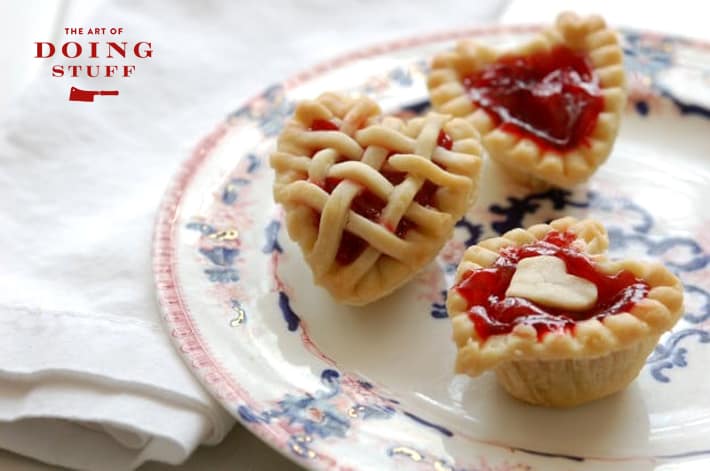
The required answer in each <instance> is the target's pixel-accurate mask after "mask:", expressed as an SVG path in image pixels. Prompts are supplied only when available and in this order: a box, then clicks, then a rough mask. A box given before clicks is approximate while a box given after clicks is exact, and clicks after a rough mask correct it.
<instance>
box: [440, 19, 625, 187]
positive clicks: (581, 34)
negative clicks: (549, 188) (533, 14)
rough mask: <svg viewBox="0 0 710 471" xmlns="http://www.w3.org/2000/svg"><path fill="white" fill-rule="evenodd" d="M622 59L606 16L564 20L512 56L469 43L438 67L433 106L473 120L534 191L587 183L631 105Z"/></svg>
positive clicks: (493, 152)
mask: <svg viewBox="0 0 710 471" xmlns="http://www.w3.org/2000/svg"><path fill="white" fill-rule="evenodd" d="M622 58H623V52H622V50H621V47H620V45H619V41H618V38H617V35H616V34H615V33H614V32H613V31H611V30H610V29H608V28H607V27H606V25H605V23H604V20H602V19H601V18H600V17H598V16H590V17H587V18H581V17H578V16H577V15H575V14H573V13H563V14H561V15H559V16H558V18H557V21H556V23H555V25H554V26H553V27H552V28H549V29H546V30H545V31H543V32H542V33H540V34H539V35H537V36H536V37H535V38H534V39H533V40H532V41H530V42H529V43H527V44H524V45H522V46H519V47H517V48H515V49H512V50H507V51H497V50H494V49H491V48H489V47H487V46H484V45H481V44H478V43H475V42H473V41H470V40H464V41H461V42H460V43H459V44H458V45H457V46H456V49H455V50H454V51H450V52H445V53H442V54H439V55H437V56H436V57H434V59H433V61H432V71H431V74H430V75H429V81H428V85H429V91H430V95H431V102H432V105H433V106H434V109H436V110H437V111H439V112H442V113H450V114H453V115H454V116H461V117H466V118H467V119H468V120H470V121H471V122H472V123H473V124H474V125H475V126H476V128H477V129H478V130H479V131H480V132H481V135H482V139H483V144H484V146H485V148H486V150H487V151H488V153H489V154H490V156H491V158H493V159H494V160H496V161H497V162H499V163H500V164H502V165H503V166H504V167H505V168H506V169H507V170H508V171H509V173H510V174H511V175H513V176H514V177H517V178H518V179H522V180H524V181H526V182H529V183H533V184H537V185H543V184H544V185H547V184H552V185H556V186H563V187H565V186H572V185H575V184H577V183H580V182H583V181H585V180H587V179H588V178H589V177H590V176H591V175H592V174H593V173H594V171H595V170H596V169H597V167H598V166H599V165H601V164H602V163H603V162H604V161H605V160H606V158H607V157H608V155H609V153H610V152H611V149H612V147H613V144H614V140H615V138H616V134H617V130H618V127H619V122H620V120H621V112H622V109H623V106H624V104H625V102H626V93H625V90H624V86H625V85H624V84H625V76H624V69H623V65H622Z"/></svg>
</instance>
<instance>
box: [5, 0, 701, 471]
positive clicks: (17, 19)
mask: <svg viewBox="0 0 710 471" xmlns="http://www.w3.org/2000/svg"><path fill="white" fill-rule="evenodd" d="M340 3H343V2H340ZM344 3H345V4H346V6H347V7H350V8H353V7H357V8H362V9H373V10H376V12H377V14H382V13H383V12H386V14H389V15H391V16H392V31H391V32H380V31H378V32H376V33H375V34H372V37H371V38H367V37H365V36H363V35H362V34H360V35H356V34H352V35H348V34H344V35H343V37H342V39H341V40H339V35H338V34H335V35H334V37H333V41H332V42H331V43H329V44H314V45H313V47H314V48H315V51H314V53H313V54H310V55H309V56H310V58H309V59H308V60H309V62H308V63H302V64H298V65H297V64H294V62H293V61H288V60H284V62H285V63H286V64H285V65H283V66H276V65H275V66H273V67H271V68H272V69H273V70H274V71H278V72H275V76H274V77H273V78H272V79H271V80H270V82H274V81H278V80H282V79H284V78H285V76H281V74H284V73H286V74H290V73H293V72H295V71H297V70H299V69H303V68H305V67H307V66H308V65H310V64H311V63H312V62H313V58H315V59H316V60H323V59H326V58H328V57H332V56H333V55H337V54H339V53H341V52H345V51H347V50H348V49H353V48H354V47H357V46H358V45H363V46H364V45H367V44H371V43H372V42H374V41H376V40H380V39H382V38H394V37H397V36H399V35H405V36H411V35H412V31H413V30H412V26H413V25H401V24H398V22H397V11H396V8H392V9H391V10H388V9H387V2H384V0H382V1H380V2H377V5H375V4H373V3H372V2H366V1H361V2H355V1H353V2H344ZM454 3H458V2H449V1H443V0H442V1H439V2H436V3H435V4H434V5H435V6H433V7H431V8H432V10H431V11H424V7H423V6H422V5H423V3H422V4H421V5H420V6H419V7H418V8H422V10H423V11H422V21H421V25H420V26H421V28H425V26H424V25H425V24H426V23H427V22H426V21H425V18H426V17H427V16H429V17H431V20H430V21H429V24H431V27H428V28H426V29H420V30H421V31H424V32H429V31H434V30H441V29H446V28H447V27H459V26H462V25H472V24H477V23H480V22H482V21H485V19H484V18H468V19H467V20H466V21H465V22H464V21H462V22H459V23H457V24H446V23H445V22H442V21H439V20H437V19H436V12H437V10H439V9H444V8H453V7H454V6H453V4H454ZM245 4H246V2H245ZM383 4H384V6H383ZM459 4H460V3H459ZM561 5H562V7H561ZM311 6H313V5H311ZM398 6H401V3H399V2H398ZM92 7H93V3H92V2H88V1H87V0H60V1H52V0H25V1H19V0H18V1H10V0H5V1H3V2H1V3H0V64H3V69H4V70H3V73H0V119H1V118H2V116H3V113H4V112H5V111H6V110H7V109H8V107H11V106H12V105H11V103H12V101H13V100H15V99H18V97H19V96H21V93H22V92H23V91H24V92H31V88H27V84H28V83H30V82H31V80H32V78H33V76H34V75H35V74H36V72H37V66H38V64H37V62H36V61H33V59H32V56H33V52H32V47H33V45H32V42H33V41H40V40H44V39H46V40H49V39H51V38H53V37H56V34H57V31H58V29H59V28H61V27H63V26H64V25H68V24H78V23H80V22H81V20H82V18H83V17H84V16H85V15H86V14H88V13H89V12H90V9H91V8H92ZM563 8H564V9H574V10H577V11H579V12H580V13H588V12H597V13H602V14H604V16H605V17H606V18H607V20H608V21H609V22H610V23H612V24H615V25H625V26H632V27H637V28H642V29H652V30H659V31H663V32H669V33H676V34H683V35H686V36H694V37H698V38H703V39H710V31H709V30H708V28H707V21H708V20H707V18H708V17H709V15H708V14H709V13H710V5H708V3H706V2H700V1H689V0H685V1H679V0H675V1H674V2H667V1H663V2H662V1H647V2H643V7H642V6H641V4H640V3H638V2H620V1H618V0H616V1H614V0H596V1H594V2H584V1H566V2H561V1H559V0H557V1H556V0H537V1H534V2H530V1H528V2H524V1H513V2H510V3H509V2H505V1H501V2H500V5H499V8H494V9H493V10H491V11H488V16H489V18H495V17H497V18H498V19H499V21H500V22H503V23H521V22H523V23H535V22H549V21H551V19H552V18H554V16H555V15H556V14H557V12H559V11H560V10H561V9H563ZM246 10H248V9H247V8H245V11H246ZM326 18H327V19H326ZM281 21H282V22H283V24H284V28H285V29H286V30H288V29H289V18H288V17H284V18H282V19H281ZM324 21H333V22H334V24H336V25H340V26H341V27H342V28H347V24H348V22H347V16H344V17H342V18H328V17H327V16H324V17H322V18H316V19H315V20H314V22H315V23H316V24H315V25H314V27H317V25H318V22H324ZM333 29H334V30H336V28H333ZM346 33H347V32H346ZM235 39H239V32H238V31H237V32H235ZM156 42H157V41H156ZM257 44H258V43H257ZM257 44H254V45H253V47H258V45H257ZM279 59H280V58H279V57H269V60H272V61H279ZM263 85H266V84H263ZM256 87H258V84H254V83H249V81H248V80H247V81H246V83H245V84H243V86H242V87H240V88H239V87H238V88H239V94H240V95H241V97H242V98H243V99H245V98H247V97H248V96H250V95H252V94H254V93H256V92H258V91H259V89H258V88H256ZM234 104H237V103H234ZM219 111H223V112H224V114H226V113H227V112H229V111H231V110H230V109H224V110H219ZM211 124H212V123H208V124H207V127H208V128H209V127H210V126H211ZM185 157H187V156H185ZM78 452H80V450H79V451H78ZM0 469H13V470H46V469H56V468H51V467H48V466H45V465H42V464H39V463H36V462H34V461H31V460H28V459H25V458H20V457H17V456H15V455H12V454H9V453H6V452H2V451H0ZM142 469H145V470H168V469H183V470H198V469H210V470H216V471H219V470H227V469H230V470H233V469H252V470H270V469H279V470H289V469H299V468H298V467H297V466H296V465H293V464H291V462H290V461H288V460H286V459H285V458H282V457H281V456H280V455H278V454H277V453H275V452H273V451H271V450H270V449H269V448H268V447H267V446H266V445H264V444H262V443H261V442H260V441H259V440H258V439H256V438H254V437H252V436H251V435H250V434H249V433H248V432H246V431H245V430H244V429H243V428H242V427H241V426H237V427H235V429H234V430H233V431H232V433H231V434H230V435H228V436H227V438H226V439H225V441H224V442H223V443H222V444H221V445H219V446H217V447H214V448H202V449H200V450H199V451H198V452H197V453H196V454H195V455H194V456H193V457H192V458H191V459H190V460H189V461H188V462H187V463H186V464H184V465H182V466H180V467H177V468H176V467H171V466H164V465H157V464H149V465H146V466H144V467H143V468H142Z"/></svg>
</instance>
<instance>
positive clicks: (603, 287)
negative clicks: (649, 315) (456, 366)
mask: <svg viewBox="0 0 710 471" xmlns="http://www.w3.org/2000/svg"><path fill="white" fill-rule="evenodd" d="M575 239H576V236H575V235H574V234H572V233H569V232H556V231H552V232H550V233H548V234H547V236H546V237H545V238H544V239H542V240H541V241H538V242H535V243H532V244H528V245H523V246H520V247H511V248H507V249H503V250H502V251H501V253H500V256H499V257H498V259H497V260H496V262H495V263H494V264H493V266H491V267H490V268H482V269H479V270H473V271H469V272H468V273H466V274H464V276H463V278H462V279H461V281H460V282H459V283H458V285H456V290H457V291H458V292H459V294H460V295H461V296H462V297H463V298H464V299H466V301H468V317H469V319H471V321H472V322H473V324H474V326H475V329H476V333H477V334H478V336H479V337H480V338H481V339H483V340H485V339H487V338H488V337H490V336H492V335H501V334H507V333H510V332H511V331H512V330H513V328H514V327H515V326H516V325H518V324H526V325H530V326H532V327H533V328H535V330H536V331H537V337H538V340H542V338H543V337H544V336H545V334H546V333H548V332H554V331H569V332H571V331H573V330H574V326H575V324H576V322H577V321H582V320H586V319H593V318H594V319H599V320H601V319H603V318H605V317H607V316H612V315H614V314H619V313H621V312H628V311H629V310H630V309H631V308H633V306H634V305H635V304H636V303H637V302H639V301H640V300H642V299H643V298H645V297H646V295H647V294H648V291H649V286H648V284H647V283H646V282H645V281H643V280H640V279H638V278H636V277H635V276H634V275H633V274H632V273H631V272H629V271H626V270H623V271H621V272H619V273H616V274H614V275H607V274H604V273H601V272H600V271H598V270H597V269H596V267H595V266H594V262H593V261H592V260H591V259H590V258H589V257H588V256H587V255H585V254H584V253H582V252H580V251H579V250H577V249H576V248H575V247H573V246H572V245H571V244H572V242H574V240H575ZM539 255H551V256H554V257H558V258H560V259H562V260H563V261H564V262H565V265H566V267H567V273H569V274H571V275H574V276H578V277H581V278H584V279H586V280H589V281H591V282H592V283H594V284H595V285H596V287H597V302H596V304H595V305H594V306H593V307H592V308H590V309H588V310H586V311H582V312H579V311H577V312H568V311H565V310H562V309H554V308H550V307H546V306H540V305H538V304H536V303H534V302H532V301H529V300H527V299H525V298H519V297H506V296H505V292H506V291H507V289H508V286H509V285H510V280H511V279H512V278H513V274H514V273H515V268H516V266H517V264H518V262H520V260H522V259H524V258H528V257H536V256H539Z"/></svg>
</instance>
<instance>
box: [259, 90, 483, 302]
mask: <svg viewBox="0 0 710 471" xmlns="http://www.w3.org/2000/svg"><path fill="white" fill-rule="evenodd" d="M480 155H481V145H480V142H479V135H478V132H477V131H476V129H475V128H474V127H473V125H471V123H469V122H467V121H466V120H464V119H461V118H453V119H452V118H451V117H450V116H445V115H441V114H436V113H430V114H428V115H426V116H425V117H418V118H414V119H411V120H409V121H402V120H400V119H398V118H395V117H385V116H382V114H381V112H380V109H379V107H378V106H377V104H375V103H374V102H373V101H371V100H369V99H367V98H357V99H351V98H347V97H344V96H341V95H336V94H332V93H327V94H324V95H322V96H320V97H319V98H318V99H317V100H315V101H304V102H302V103H300V104H299V105H298V106H297V107H296V110H295V114H294V117H293V119H292V120H290V121H289V122H288V123H287V124H286V126H285V128H284V130H283V132H282V133H281V135H280V136H279V140H278V147H277V150H276V152H274V154H273V155H272V156H271V166H272V167H273V168H274V169H275V170H276V179H275V182H274V198H275V199H276V201H277V202H279V203H281V204H282V205H283V207H284V208H285V210H286V224H287V228H288V233H289V235H290V236H291V238H292V239H293V240H295V241H296V242H298V244H299V245H300V247H301V250H302V251H303V253H304V255H305V258H306V261H307V262H308V264H309V265H310V267H311V270H312V271H313V276H314V280H315V282H316V283H317V284H320V285H322V286H324V287H325V288H327V289H328V290H329V291H330V293H331V294H332V295H333V297H334V298H336V299H337V300H339V301H341V302H343V303H346V304H353V305H361V304H366V303H369V302H371V301H374V300H376V299H378V298H381V297H382V296H385V295H386V294H388V293H390V292H392V291H393V290H394V289H396V288H397V287H399V286H400V285H402V284H404V283H405V282H406V281H407V280H409V279H410V278H411V277H412V276H413V275H414V274H415V273H416V272H417V271H418V270H419V269H420V268H422V267H423V266H424V265H425V264H426V263H428V262H429V261H430V260H431V259H432V258H434V256H435V255H436V254H437V252H438V251H439V250H440V249H441V247H442V245H443V244H444V243H445V242H446V240H447V239H448V238H449V237H450V236H451V233H452V231H453V228H454V224H455V223H456V221H458V220H459V219H460V218H461V216H463V214H464V213H465V212H466V210H467V209H468V207H469V206H470V205H471V203H472V202H473V200H474V197H475V194H476V189H477V187H478V178H479V173H480V169H481V157H480Z"/></svg>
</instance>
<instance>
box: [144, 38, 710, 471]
mask: <svg viewBox="0 0 710 471" xmlns="http://www.w3.org/2000/svg"><path fill="white" fill-rule="evenodd" d="M533 31H535V28H532V27H496V28H487V29H477V30H468V31H458V32H451V33H445V34H439V35H436V36H429V37H419V38H416V39H413V40H405V41H399V42H395V43H390V44H384V45H380V46H376V47H373V48H369V49H366V50H362V51H356V52H354V53H351V54H349V55H347V56H343V57H341V58H338V59H336V60H334V61H331V62H328V63H326V64H322V65H320V66H318V67H315V68H313V69H311V70H309V71H307V72H305V73H303V74H301V75H299V76H297V77H294V78H293V79H291V80H289V81H287V82H285V83H283V84H279V85H276V86H273V87H270V88H268V89H267V90H265V91H264V92H263V94H261V95H260V96H258V97H256V98H255V99H253V100H252V101H250V102H249V103H247V104H246V105H245V106H244V107H242V108H240V109H238V110H236V111H235V112H234V113H233V114H232V115H230V116H229V117H228V118H227V120H226V121H225V122H224V123H222V124H220V125H219V126H218V127H217V129H216V130H215V131H214V132H213V133H212V134H211V135H209V136H207V137H206V138H205V139H204V140H203V141H202V142H201V143H200V144H199V146H198V147H197V149H196V150H195V152H194V154H193V155H192V157H191V158H190V159H189V160H188V161H187V162H186V163H185V165H184V167H183V169H182V171H181V172H180V173H179V175H177V176H176V178H175V180H174V184H173V186H172V188H171V189H170V190H169V192H168V193H167V195H166V197H165V199H164V201H163V204H162V207H161V213H160V217H159V220H158V223H157V228H156V236H155V246H154V254H155V257H154V265H155V277H156V283H157V290H158V296H159V298H160V302H161V305H162V308H163V311H164V317H165V322H166V324H167V327H168V329H169V331H170V334H171V335H172V337H173V339H174V343H175V345H176V347H177V348H178V349H179V350H180V352H181V353H182V354H183V356H184V358H185V360H186V362H187V363H188V364H189V365H190V366H191V367H192V368H193V370H194V372H195V374H196V375H197V376H198V377H199V378H200V379H201V380H202V382H203V383H204V384H205V386H206V387H207V389H208V390H209V391H211V392H212V393H213V394H214V395H215V396H216V397H217V398H219V400H220V401H222V403H223V404H224V406H225V407H226V408H227V409H228V410H229V411H230V412H231V413H233V414H234V415H235V416H236V417H237V418H238V419H239V420H240V421H241V422H242V423H243V424H244V425H245V426H246V427H248V428H249V429H250V430H251V431H252V432H253V433H255V434H257V435H258V436H259V437H261V438H262V439H263V440H265V441H266V442H267V443H269V444H270V445H272V446H273V447H274V448H276V449H277V450H279V451H280V452H282V453H284V454H285V455H286V456H289V457H291V458H292V459H294V460H296V461H298V462H299V463H300V464H302V465H303V466H305V467H307V468H312V469H342V470H344V469H357V470H365V469H377V470H384V469H417V470H420V469H421V470H427V469H431V470H438V471H442V470H486V471H506V470H530V469H535V470H545V471H549V470H553V471H554V470H584V471H591V470H607V469H624V470H652V469H655V470H661V469H664V470H670V469H674V470H689V469H710V381H707V380H706V376H705V373H706V370H705V368H706V367H707V366H706V365H707V364H708V363H709V362H710V213H709V212H708V210H707V205H708V204H710V156H709V155H708V154H709V153H710V137H709V136H710V120H709V118H710V111H709V110H710V45H708V44H704V43H697V42H692V41H688V40H683V39H678V38H673V37H666V36H663V35H658V34H650V33H637V32H625V33H624V34H623V40H624V48H625V52H626V58H625V64H626V68H627V70H628V74H629V86H630V98H629V103H628V107H627V113H626V115H625V117H624V121H623V125H622V129H621V133H620V135H619V138H618V140H617V143H616V147H615V149H614V152H613V154H612V156H611V158H610V159H609V161H608V163H607V164H606V165H605V166H604V167H603V168H602V169H601V170H600V171H599V172H598V173H597V174H596V175H595V176H594V177H593V178H592V180H591V181H590V182H589V183H588V184H587V185H584V186H581V187H579V188H577V189H576V190H575V191H573V192H568V191H563V190H550V191H544V192H531V191H530V190H529V189H526V188H524V187H521V186H518V185H516V184H514V183H513V182H511V181H510V180H508V179H507V178H506V176H505V175H502V174H500V173H498V171H497V170H496V168H494V167H493V166H491V165H487V166H486V168H485V171H484V176H483V180H482V188H481V195H480V197H479V200H478V202H477V204H476V205H475V207H474V208H473V209H472V210H471V211H470V213H469V214H468V215H467V216H466V218H465V219H464V220H462V221H461V222H460V223H459V224H458V225H457V229H456V233H455V237H454V239H453V240H451V241H450V242H449V243H448V244H447V245H446V247H445V248H444V249H443V250H442V252H441V253H440V255H439V257H438V258H437V260H436V262H435V263H432V264H431V265H429V266H428V267H427V268H426V269H424V270H423V271H422V272H421V273H420V274H419V275H418V276H417V277H416V279H414V280H413V281H412V282H410V283H409V284H408V285H406V286H405V287H403V288H402V289H400V290H399V291H397V292H396V293H395V294H394V295H392V296H390V297H388V298H386V299H384V300H382V301H379V302H377V303H374V304H372V305H369V306H367V307H364V308H352V307H345V306H341V305H338V304H337V303H335V302H334V301H333V300H332V299H331V298H330V297H329V296H328V294H327V293H326V292H325V291H324V290H322V289H320V288H318V287H316V286H314V285H313V283H312V278H311V274H310V272H309V270H308V268H307V266H306V264H305V262H304V260H303V258H302V256H301V253H300V251H299V250H298V248H297V246H296V245H295V244H294V243H293V242H292V241H291V240H289V238H288V236H287V234H286V233H285V232H284V230H283V228H282V227H281V218H282V214H281V211H280V209H279V207H278V206H277V205H275V203H274V202H273V200H272V197H271V182H272V178H273V174H272V171H271V170H270V169H269V168H268V163H267V161H268V155H269V153H270V151H272V150H273V148H274V141H275V137H276V135H277V134H278V132H279V130H280V129H281V127H282V125H283V122H284V120H285V119H286V118H287V117H288V115H289V114H290V113H291V111H292V109H293V106H294V102H295V101H297V100H299V99H302V98H313V97H315V96H317V95H318V94H320V93H321V92H323V91H326V90H340V91H346V92H358V93H365V94H367V95H369V96H370V97H372V98H374V99H376V100H378V101H379V102H380V103H381V105H382V107H383V108H384V109H385V110H386V111H389V112H398V113H402V114H405V115H406V114H414V113H419V112H421V111H423V110H425V109H426V108H427V106H428V103H427V91H426V86H425V82H426V73H427V58H429V57H431V56H432V54H434V53H436V52H437V51H441V50H442V49H445V48H447V47H451V45H452V44H453V41H455V40H456V39H459V38H462V37H467V36H475V37H477V38H478V39H480V40H481V41H486V42H489V43H491V44H496V45H503V44H511V43H515V42H519V41H523V40H525V39H526V38H527V37H529V36H530V34H531V33H532V32H533ZM566 214H571V215H575V216H586V215H589V216H591V217H594V218H597V219H599V220H601V221H603V222H604V223H605V224H606V225H607V226H608V228H609V234H610V237H611V252H612V256H614V255H617V256H618V255H624V256H638V257H642V258H648V259H658V260H661V261H663V262H664V263H665V264H666V265H667V266H668V267H670V268H671V269H672V270H673V271H674V272H675V273H677V274H678V275H679V276H680V278H681V279H682V281H683V283H684V284H685V289H686V314H685V317H684V318H683V320H682V321H681V322H680V323H679V324H678V325H677V326H676V328H675V329H674V330H673V331H672V332H671V333H669V334H667V335H665V336H664V337H662V339H661V343H660V344H659V345H658V347H657V348H656V350H655V352H654V353H653V354H652V355H651V356H650V358H649V359H648V362H647V365H646V367H645V368H644V369H643V371H642V372H641V375H640V376H639V378H638V379H637V380H636V381H635V382H634V383H633V384H632V386H631V387H630V388H628V389H627V390H626V391H624V392H622V393H620V394H617V395H615V396H613V397H610V398H608V399H605V400H602V401H598V402H596V403H593V404H590V405H587V406H583V407H579V408H576V409H572V410H549V409H544V408H537V407H531V406H527V405H524V404H522V403H519V402H516V401H515V400H513V399H511V398H510V397H508V396H507V395H506V394H505V393H504V392H503V391H502V390H501V389H500V388H499V387H498V386H497V385H496V383H495V379H494V378H493V376H492V375H484V376H482V377H480V378H476V379H471V378H468V377H464V376H455V375H454V374H453V371H452V363H453V358H454V345H453V343H452V342H451V340H450V337H451V327H450V325H449V322H448V320H447V318H446V311H445V308H444V294H445V290H446V288H447V286H448V285H449V284H450V283H451V278H452V275H453V272H454V268H455V266H456V263H457V262H458V260H459V258H460V257H461V254H462V252H463V250H464V248H465V247H466V246H467V245H470V244H474V243H476V242H477V241H478V240H479V239H481V238H483V237H489V236H493V235H497V234H500V233H502V232H505V231H507V230H508V229H511V228H514V227H517V226H520V225H524V226H526V225H530V224H533V223H537V222H542V221H547V220H550V219H553V218H556V217H560V216H562V215H566Z"/></svg>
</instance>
